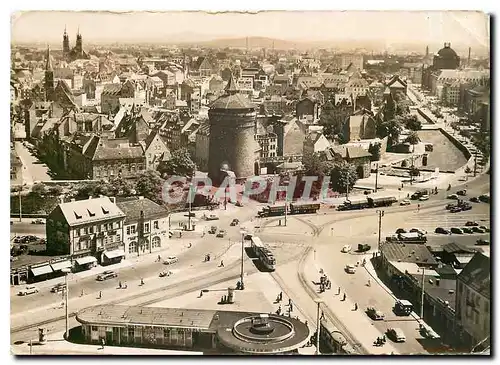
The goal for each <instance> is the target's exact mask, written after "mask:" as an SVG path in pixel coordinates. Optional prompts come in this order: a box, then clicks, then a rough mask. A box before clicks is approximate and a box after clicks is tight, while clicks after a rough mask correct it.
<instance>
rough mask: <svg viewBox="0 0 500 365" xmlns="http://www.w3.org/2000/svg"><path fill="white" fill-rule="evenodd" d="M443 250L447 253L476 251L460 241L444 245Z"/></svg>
mask: <svg viewBox="0 0 500 365" xmlns="http://www.w3.org/2000/svg"><path fill="white" fill-rule="evenodd" d="M443 251H445V252H447V253H474V252H475V251H474V250H472V249H470V248H467V247H465V246H463V245H461V244H459V243H455V242H450V243H447V244H446V245H444V246H443Z"/></svg>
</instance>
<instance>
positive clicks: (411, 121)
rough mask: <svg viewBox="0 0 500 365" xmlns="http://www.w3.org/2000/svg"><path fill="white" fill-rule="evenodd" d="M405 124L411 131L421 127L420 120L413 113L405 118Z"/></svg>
mask: <svg viewBox="0 0 500 365" xmlns="http://www.w3.org/2000/svg"><path fill="white" fill-rule="evenodd" d="M405 126H406V128H408V129H410V130H412V131H419V130H420V129H422V122H421V121H420V120H418V117H417V116H416V115H415V114H411V115H409V116H407V117H406V118H405Z"/></svg>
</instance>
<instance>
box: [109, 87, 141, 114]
mask: <svg viewBox="0 0 500 365" xmlns="http://www.w3.org/2000/svg"><path fill="white" fill-rule="evenodd" d="M134 96H135V86H134V84H133V82H132V81H130V80H127V81H125V83H123V84H106V85H104V89H103V90H102V93H101V112H102V113H104V114H109V113H111V114H115V113H116V112H117V111H118V110H119V109H120V100H119V99H120V98H133V97H134Z"/></svg>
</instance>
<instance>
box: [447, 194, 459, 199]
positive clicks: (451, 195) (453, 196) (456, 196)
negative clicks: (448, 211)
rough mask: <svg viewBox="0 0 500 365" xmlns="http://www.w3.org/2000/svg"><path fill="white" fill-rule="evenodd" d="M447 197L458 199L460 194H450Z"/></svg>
mask: <svg viewBox="0 0 500 365" xmlns="http://www.w3.org/2000/svg"><path fill="white" fill-rule="evenodd" d="M446 199H453V200H458V195H457V194H450V195H448V196H447V197H446Z"/></svg>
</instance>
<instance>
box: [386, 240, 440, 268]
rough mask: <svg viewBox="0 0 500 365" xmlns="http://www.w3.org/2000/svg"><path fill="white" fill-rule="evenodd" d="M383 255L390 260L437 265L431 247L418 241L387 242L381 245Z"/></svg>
mask: <svg viewBox="0 0 500 365" xmlns="http://www.w3.org/2000/svg"><path fill="white" fill-rule="evenodd" d="M381 252H382V255H383V256H384V257H385V258H386V259H387V260H388V261H398V262H413V263H415V264H420V265H437V264H438V262H437V261H436V260H435V259H434V256H433V255H432V253H431V252H430V251H429V249H428V248H427V247H426V246H425V245H422V244H418V243H395V242H386V243H384V244H383V245H382V247H381Z"/></svg>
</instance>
